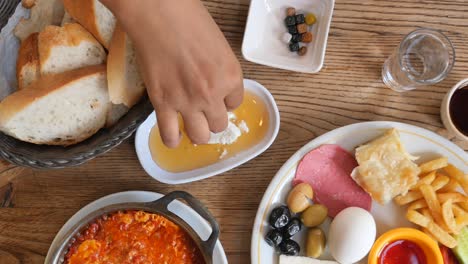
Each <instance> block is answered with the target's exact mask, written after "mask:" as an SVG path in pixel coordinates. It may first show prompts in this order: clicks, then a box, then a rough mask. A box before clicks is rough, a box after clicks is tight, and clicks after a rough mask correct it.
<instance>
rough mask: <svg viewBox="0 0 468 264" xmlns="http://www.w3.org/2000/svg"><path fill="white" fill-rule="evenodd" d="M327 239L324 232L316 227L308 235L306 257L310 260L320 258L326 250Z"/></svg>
mask: <svg viewBox="0 0 468 264" xmlns="http://www.w3.org/2000/svg"><path fill="white" fill-rule="evenodd" d="M325 246H326V239H325V234H324V233H323V230H322V229H320V228H318V227H316V228H312V229H310V230H309V232H308V233H307V244H306V255H307V257H310V258H318V257H320V256H321V255H322V253H323V251H324V250H325Z"/></svg>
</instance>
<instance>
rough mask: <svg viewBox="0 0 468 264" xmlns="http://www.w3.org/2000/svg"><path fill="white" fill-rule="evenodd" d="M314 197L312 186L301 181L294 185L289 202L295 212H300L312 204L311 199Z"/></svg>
mask: <svg viewBox="0 0 468 264" xmlns="http://www.w3.org/2000/svg"><path fill="white" fill-rule="evenodd" d="M313 197H314V191H313V190H312V187H311V186H310V185H309V184H307V183H300V184H298V185H296V187H294V188H293V189H292V190H291V191H290V192H289V195H288V200H287V204H288V207H289V210H291V212H293V213H296V214H297V213H300V212H302V211H304V210H305V209H307V207H309V206H310V203H311V202H310V200H311V199H312V198H313Z"/></svg>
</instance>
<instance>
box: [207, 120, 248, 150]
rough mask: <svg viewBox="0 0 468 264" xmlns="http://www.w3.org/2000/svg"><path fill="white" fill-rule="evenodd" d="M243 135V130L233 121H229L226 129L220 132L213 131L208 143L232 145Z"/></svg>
mask: <svg viewBox="0 0 468 264" xmlns="http://www.w3.org/2000/svg"><path fill="white" fill-rule="evenodd" d="M241 135H242V131H241V130H240V129H239V128H238V127H237V126H236V125H235V124H234V123H233V122H232V121H229V124H228V127H227V129H226V130H224V131H223V132H220V133H211V136H210V140H209V141H208V144H221V145H231V144H232V143H234V142H236V140H237V138H239V137H240V136H241Z"/></svg>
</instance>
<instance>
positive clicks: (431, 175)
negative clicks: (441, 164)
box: [411, 171, 436, 190]
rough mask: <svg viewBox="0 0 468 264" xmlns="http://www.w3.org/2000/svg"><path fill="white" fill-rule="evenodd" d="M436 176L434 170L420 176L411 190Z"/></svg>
mask: <svg viewBox="0 0 468 264" xmlns="http://www.w3.org/2000/svg"><path fill="white" fill-rule="evenodd" d="M435 178H436V171H431V172H429V173H428V174H426V175H424V176H422V177H421V178H420V179H419V181H418V182H417V183H416V185H414V186H413V187H412V188H411V190H418V189H419V186H421V185H423V184H431V183H432V182H433V181H434V180H435Z"/></svg>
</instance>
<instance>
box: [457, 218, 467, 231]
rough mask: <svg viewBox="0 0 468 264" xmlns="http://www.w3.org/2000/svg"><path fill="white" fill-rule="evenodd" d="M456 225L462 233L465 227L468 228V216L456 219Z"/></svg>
mask: <svg viewBox="0 0 468 264" xmlns="http://www.w3.org/2000/svg"><path fill="white" fill-rule="evenodd" d="M455 223H457V230H458V231H461V230H462V229H463V228H464V227H465V226H468V215H463V216H458V217H457V218H455Z"/></svg>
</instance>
